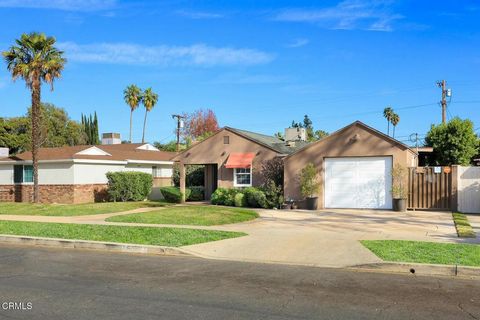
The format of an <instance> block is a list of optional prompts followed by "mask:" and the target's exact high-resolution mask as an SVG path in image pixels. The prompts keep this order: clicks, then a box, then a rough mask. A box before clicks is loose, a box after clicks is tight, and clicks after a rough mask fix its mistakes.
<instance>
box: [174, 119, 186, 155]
mask: <svg viewBox="0 0 480 320" xmlns="http://www.w3.org/2000/svg"><path fill="white" fill-rule="evenodd" d="M175 118H177V152H178V151H180V129H181V128H183V119H185V117H184V116H182V115H179V114H172V119H175Z"/></svg>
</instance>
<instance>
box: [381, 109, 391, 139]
mask: <svg viewBox="0 0 480 320" xmlns="http://www.w3.org/2000/svg"><path fill="white" fill-rule="evenodd" d="M392 115H393V109H392V108H391V107H386V108H385V109H383V117H384V118H385V119H387V123H388V125H387V134H388V135H390V122H391V121H392Z"/></svg>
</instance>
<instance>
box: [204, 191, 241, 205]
mask: <svg viewBox="0 0 480 320" xmlns="http://www.w3.org/2000/svg"><path fill="white" fill-rule="evenodd" d="M239 192H240V190H239V189H227V188H218V189H217V190H215V192H214V193H213V194H212V197H211V199H210V202H211V203H212V204H218V205H225V206H234V205H235V195H236V194H237V193H239Z"/></svg>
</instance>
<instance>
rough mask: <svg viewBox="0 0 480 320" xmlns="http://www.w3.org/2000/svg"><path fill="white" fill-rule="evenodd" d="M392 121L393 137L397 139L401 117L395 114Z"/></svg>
mask: <svg viewBox="0 0 480 320" xmlns="http://www.w3.org/2000/svg"><path fill="white" fill-rule="evenodd" d="M391 121H392V125H393V137H394V138H395V127H396V126H397V124H398V123H399V122H400V116H399V115H398V114H396V113H393V114H392V119H391Z"/></svg>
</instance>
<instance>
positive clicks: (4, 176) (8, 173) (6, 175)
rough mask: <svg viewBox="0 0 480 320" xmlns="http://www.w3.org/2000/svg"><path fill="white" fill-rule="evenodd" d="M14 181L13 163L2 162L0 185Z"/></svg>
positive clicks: (0, 166) (0, 165)
mask: <svg viewBox="0 0 480 320" xmlns="http://www.w3.org/2000/svg"><path fill="white" fill-rule="evenodd" d="M12 183H13V165H12V164H0V185H2V184H4V185H5V184H12Z"/></svg>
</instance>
